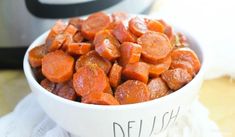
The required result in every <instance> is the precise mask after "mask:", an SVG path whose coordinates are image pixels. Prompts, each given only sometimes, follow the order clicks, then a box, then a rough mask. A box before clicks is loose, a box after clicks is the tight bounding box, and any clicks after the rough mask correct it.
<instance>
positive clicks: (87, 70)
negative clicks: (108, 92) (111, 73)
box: [73, 64, 107, 97]
mask: <svg viewBox="0 0 235 137" xmlns="http://www.w3.org/2000/svg"><path fill="white" fill-rule="evenodd" d="M73 86H74V89H75V91H76V93H77V94H78V95H80V96H82V97H84V96H86V95H88V94H90V93H92V92H104V90H105V89H106V88H107V76H106V74H105V73H104V71H103V70H102V69H101V68H100V67H98V66H97V65H96V64H91V65H85V66H83V67H80V68H78V69H77V72H76V73H75V74H74V75H73Z"/></svg>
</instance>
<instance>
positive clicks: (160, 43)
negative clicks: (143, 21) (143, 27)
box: [137, 31, 172, 63]
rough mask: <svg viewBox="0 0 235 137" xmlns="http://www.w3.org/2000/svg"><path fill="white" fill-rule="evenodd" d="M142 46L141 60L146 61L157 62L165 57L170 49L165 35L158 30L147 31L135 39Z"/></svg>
mask: <svg viewBox="0 0 235 137" xmlns="http://www.w3.org/2000/svg"><path fill="white" fill-rule="evenodd" d="M137 42H138V44H140V45H141V46H142V57H143V60H144V61H146V62H148V63H157V61H158V60H159V59H163V58H165V57H166V56H167V55H168V54H169V53H170V52H171V50H172V46H171V43H170V41H169V39H168V38H167V36H166V35H164V34H163V33H159V32H154V31H149V32H146V33H145V34H143V35H142V36H141V37H139V38H138V40H137Z"/></svg>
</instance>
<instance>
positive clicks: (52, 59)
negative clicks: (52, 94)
mask: <svg viewBox="0 0 235 137" xmlns="http://www.w3.org/2000/svg"><path fill="white" fill-rule="evenodd" d="M73 67H74V59H73V57H71V56H69V55H67V54H66V53H64V52H63V51H62V50H56V51H54V52H50V53H48V54H47V55H45V56H44V57H43V59H42V73H43V75H44V76H45V77H46V78H47V79H49V80H50V81H52V82H56V83H62V82H65V81H67V80H69V79H70V78H71V77H72V74H73Z"/></svg>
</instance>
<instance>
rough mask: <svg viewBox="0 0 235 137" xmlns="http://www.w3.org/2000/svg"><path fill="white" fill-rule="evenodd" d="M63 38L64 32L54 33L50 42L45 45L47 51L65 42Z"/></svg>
mask: <svg viewBox="0 0 235 137" xmlns="http://www.w3.org/2000/svg"><path fill="white" fill-rule="evenodd" d="M65 40H66V35H64V34H58V35H56V36H55V38H54V39H53V40H52V42H51V44H50V45H48V47H47V50H48V52H52V51H55V50H58V49H59V48H60V47H61V46H62V44H63V43H64V42H65Z"/></svg>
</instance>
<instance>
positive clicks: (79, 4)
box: [0, 0, 154, 68]
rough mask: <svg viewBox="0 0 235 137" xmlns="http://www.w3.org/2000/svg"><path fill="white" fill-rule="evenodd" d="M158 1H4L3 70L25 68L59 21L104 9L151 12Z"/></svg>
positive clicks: (0, 19) (0, 17) (0, 27)
mask: <svg viewBox="0 0 235 137" xmlns="http://www.w3.org/2000/svg"><path fill="white" fill-rule="evenodd" d="M153 2H154V0H0V68H21V66H22V61H23V56H24V53H25V51H26V49H27V47H28V46H29V44H30V43H31V42H32V41H33V40H34V39H35V38H36V37H38V36H39V35H40V34H41V33H43V32H45V31H46V30H48V29H50V27H51V26H52V25H53V24H54V23H55V20H57V19H65V20H66V19H68V18H70V17H76V16H84V15H87V14H90V13H93V12H97V11H100V10H104V11H105V12H107V13H111V12H114V11H124V12H128V13H135V14H138V13H148V10H149V9H150V8H151V5H153Z"/></svg>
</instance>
